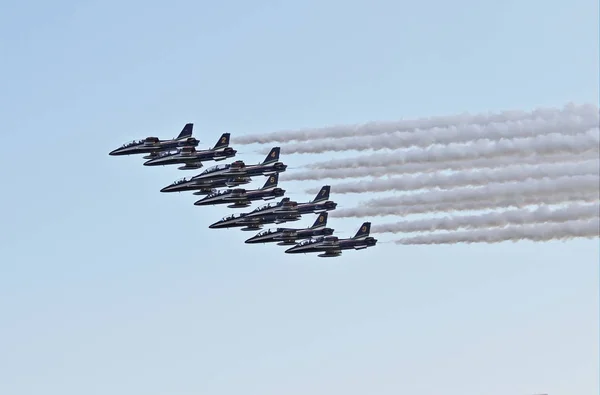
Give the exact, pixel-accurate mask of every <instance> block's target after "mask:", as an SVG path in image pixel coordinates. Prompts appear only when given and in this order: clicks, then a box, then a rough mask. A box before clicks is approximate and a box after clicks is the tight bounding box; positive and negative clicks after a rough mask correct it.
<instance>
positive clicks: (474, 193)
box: [329, 176, 600, 218]
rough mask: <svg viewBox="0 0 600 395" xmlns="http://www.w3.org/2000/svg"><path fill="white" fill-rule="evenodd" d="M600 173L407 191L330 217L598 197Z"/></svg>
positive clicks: (522, 205) (392, 213)
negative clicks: (597, 174) (472, 186)
mask: <svg viewBox="0 0 600 395" xmlns="http://www.w3.org/2000/svg"><path fill="white" fill-rule="evenodd" d="M599 188H600V181H599V180H598V177H597V176H575V177H565V178H562V179H554V180H537V181H531V182H518V183H510V184H489V185H486V186H483V187H479V188H456V189H451V190H444V191H430V192H422V193H413V194H404V195H402V196H393V197H386V198H377V199H371V200H368V201H366V202H363V203H361V204H360V205H359V206H357V207H353V208H342V209H339V208H338V209H336V210H335V211H332V212H331V213H330V214H329V215H330V217H337V218H348V217H358V218H361V217H372V216H385V215H408V214H418V213H424V212H434V211H438V212H440V211H467V210H482V209H488V208H497V207H525V206H528V205H532V204H544V203H545V204H557V203H562V202H565V201H574V200H583V201H586V202H592V201H597V200H598V194H599V192H598V189H599Z"/></svg>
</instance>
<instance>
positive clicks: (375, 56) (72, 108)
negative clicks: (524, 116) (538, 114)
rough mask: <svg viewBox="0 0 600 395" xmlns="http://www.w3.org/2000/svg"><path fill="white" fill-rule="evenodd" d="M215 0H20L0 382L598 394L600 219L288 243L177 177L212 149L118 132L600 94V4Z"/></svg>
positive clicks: (74, 389)
mask: <svg viewBox="0 0 600 395" xmlns="http://www.w3.org/2000/svg"><path fill="white" fill-rule="evenodd" d="M167 4H168V5H167ZM217 4H218V3H217V2H211V3H209V2H201V1H171V2H168V3H167V2H158V1H145V2H142V1H130V2H125V3H120V2H117V1H114V0H105V1H82V2H77V3H76V2H69V1H60V0H59V1H54V2H41V1H15V0H5V1H3V2H2V3H1V4H0V54H1V59H2V60H1V61H0V71H1V72H2V76H3V78H2V79H0V92H2V94H1V95H0V130H2V137H3V142H4V146H5V149H4V152H5V154H4V155H3V156H2V157H1V158H0V166H1V168H2V169H3V171H2V175H3V185H4V189H3V193H2V194H0V207H1V210H2V221H3V224H4V226H3V227H1V230H0V251H1V253H2V255H1V257H2V259H1V260H2V264H1V265H0V313H1V315H0V317H1V320H2V321H1V322H0V394H6V395H26V394H27V395H39V394H45V395H54V394H57V395H59V394H60V395H81V394H86V395H94V394H98V395H106V394H111V395H125V394H127V395H130V394H144V395H158V394H161V395H162V394H169V395H192V394H194V395H196V394H218V395H229V394H241V393H243V394H246V395H250V394H257V395H281V394H286V395H295V394H298V395H305V394H327V395H329V394H344V395H355V394H361V395H362V394H369V395H371V394H377V395H383V394H390V395H391V394H394V395H396V394H401V393H406V394H411V395H430V394H434V393H443V394H445V395H481V394H486V395H507V394H518V395H525V394H531V393H539V392H547V393H549V394H552V395H573V394H578V395H585V394H595V393H597V391H598V379H597V373H598V369H599V366H598V242H597V240H595V241H581V240H580V241H572V242H568V243H562V242H555V243H546V244H534V243H529V242H523V243H518V244H513V243H504V244H496V245H469V246H466V245H455V246H415V247H409V246H403V247H402V246H397V245H394V244H391V243H388V244H386V243H381V244H380V245H379V246H377V247H376V248H372V249H369V250H366V251H364V250H363V251H349V252H348V253H345V254H344V255H343V257H342V258H339V259H332V260H326V259H320V258H317V257H314V256H309V255H302V256H288V255H285V254H283V251H282V250H281V249H279V248H277V247H276V246H273V245H269V246H248V245H244V244H243V240H244V239H246V238H247V237H250V236H251V234H250V233H248V232H240V231H237V230H229V231H228V230H219V231H209V229H208V228H207V226H208V225H209V224H210V223H212V222H214V221H216V220H217V219H219V218H220V217H222V216H223V215H225V214H227V213H229V212H230V211H229V210H228V209H226V208H223V207H214V208H213V207H194V206H193V205H192V203H193V201H194V200H195V197H193V196H191V195H189V194H161V193H159V192H158V191H159V189H160V188H162V187H163V186H165V185H167V184H169V183H170V182H171V181H173V180H174V179H176V178H179V177H181V176H183V175H192V174H195V172H192V173H187V172H186V173H185V174H182V173H183V172H181V171H179V170H176V168H174V167H170V168H169V167H164V168H148V167H144V166H142V165H141V163H142V160H141V158H139V157H138V158H136V157H130V158H127V157H125V158H123V157H109V156H108V152H109V151H110V150H112V149H114V148H116V147H117V146H119V145H120V144H122V143H124V142H126V141H128V140H131V139H134V138H141V137H145V136H148V135H156V136H159V137H173V136H175V135H176V134H177V133H178V132H179V131H180V130H181V127H183V125H184V123H186V122H194V123H195V135H196V136H197V137H199V138H200V139H201V147H207V146H209V145H213V144H214V142H215V141H216V139H217V137H218V136H219V135H220V134H221V133H223V132H225V131H228V132H231V133H232V134H233V135H242V134H245V133H258V132H271V131H276V130H279V129H290V128H291V129H293V128H300V127H319V126H326V125H329V124H337V123H352V122H365V121H374V120H390V119H398V118H410V117H418V116H430V115H440V114H454V113H458V112H463V111H471V112H477V111H487V110H503V109H532V108H535V107H537V106H561V105H563V104H564V103H566V102H569V101H575V102H578V103H582V102H592V103H597V99H598V73H597V70H598V34H597V30H598V25H597V18H598V9H597V2H596V1H593V0H571V1H562V2H559V1H553V0H543V1H542V0H528V1H516V0H507V1H503V2H496V1H494V2H492V1H473V0H470V1H467V0H463V1H452V2H446V1H439V0H438V1H429V2H423V3H421V4H420V5H418V3H417V2H404V1H391V0H390V1H383V0H381V1H377V0H372V1H366V0H364V1H352V0H346V1H339V0H337V1H333V0H332V1H327V0H322V1H314V0H305V1H302V2H292V1H285V2H284V1H274V0H273V1H260V0H256V1H234V0H224V1H222V2H220V4H219V5H217ZM237 148H238V149H239V151H240V154H239V158H240V159H244V160H246V161H247V162H258V161H260V160H261V159H262V155H256V154H254V153H253V152H252V151H253V148H252V147H237ZM282 159H285V161H286V162H287V163H289V164H290V167H294V166H298V165H299V164H300V163H301V162H302V160H303V159H302V157H300V156H298V157H296V156H289V157H285V156H284V157H282ZM292 170H293V169H292ZM292 170H290V171H292ZM262 182H263V180H260V181H256V182H255V183H253V184H252V185H258V184H259V183H262ZM312 184H317V185H318V184H320V183H319V182H316V183H312ZM282 186H284V185H282ZM307 186H310V185H309V183H305V184H304V185H303V184H301V183H296V182H290V183H287V184H286V185H285V186H284V187H285V188H286V189H288V190H289V191H290V196H292V197H294V198H296V199H301V200H306V199H309V198H311V197H312V196H308V195H304V194H302V191H303V190H304V189H305V188H306V187H307ZM332 198H334V199H335V200H336V201H338V202H339V203H340V207H341V206H343V205H344V202H348V198H346V197H344V196H335V192H334V191H332ZM346 204H347V203H346ZM377 220H380V221H383V220H384V219H377ZM385 220H386V221H389V219H385ZM312 221H313V218H312V217H310V218H307V219H305V220H303V221H302V222H301V224H303V225H304V224H306V225H310V223H312ZM361 221H362V220H353V219H350V220H336V222H335V223H330V225H331V226H332V227H334V228H336V230H338V231H343V232H344V233H343V234H342V235H343V236H350V235H351V234H352V233H354V232H355V231H356V228H357V227H358V226H359V225H360V223H359V222H361ZM375 221H376V220H374V222H375ZM298 224H300V223H298ZM378 238H379V239H381V240H391V239H393V238H394V237H393V236H392V237H385V236H380V237H378Z"/></svg>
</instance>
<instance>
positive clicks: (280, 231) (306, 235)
mask: <svg viewBox="0 0 600 395" xmlns="http://www.w3.org/2000/svg"><path fill="white" fill-rule="evenodd" d="M327 215H328V214H327V212H324V213H321V214H319V216H318V217H317V219H316V220H315V223H314V224H313V225H312V226H311V227H310V228H304V229H293V228H277V229H276V230H271V229H269V230H265V231H263V232H260V233H258V234H257V235H256V236H253V237H251V238H249V239H248V240H246V241H245V243H246V244H258V243H277V245H280V246H287V245H294V244H296V240H303V239H310V238H313V237H315V236H330V235H332V234H333V231H334V229H331V228H328V227H327Z"/></svg>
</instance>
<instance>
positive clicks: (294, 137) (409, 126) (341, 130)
mask: <svg viewBox="0 0 600 395" xmlns="http://www.w3.org/2000/svg"><path fill="white" fill-rule="evenodd" d="M563 114H570V115H580V116H598V107H597V106H596V105H593V104H584V105H576V104H573V103H568V104H566V105H565V106H563V107H562V108H538V109H535V110H533V111H529V112H528V111H522V110H517V111H503V112H498V113H481V114H476V115H471V114H460V115H450V116H436V117H429V118H418V119H412V120H400V121H392V122H369V123H365V124H359V125H338V126H331V127H324V128H317V129H301V130H282V131H278V132H273V133H265V134H258V135H249V136H236V137H233V138H232V144H238V145H243V144H255V143H258V144H267V143H287V142H290V141H308V140H315V139H325V138H340V137H355V136H360V135H363V136H365V135H369V136H378V135H382V134H388V133H393V132H402V131H411V130H414V129H430V128H436V127H438V128H439V127H448V126H453V125H464V124H478V125H486V124H489V123H493V122H509V121H513V122H514V121H521V120H526V119H539V118H541V119H550V120H553V119H556V118H557V117H560V116H561V115H563Z"/></svg>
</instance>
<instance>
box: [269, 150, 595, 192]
mask: <svg viewBox="0 0 600 395" xmlns="http://www.w3.org/2000/svg"><path fill="white" fill-rule="evenodd" d="M593 159H598V153H597V152H593V151H588V152H585V153H582V154H580V155H573V154H555V155H538V154H534V155H531V156H527V157H524V158H520V159H519V162H518V163H519V164H523V165H535V164H543V163H569V162H579V161H587V160H593ZM514 164H515V158H514V157H511V156H500V157H496V158H478V159H473V160H471V161H462V160H457V161H448V162H430V163H406V164H403V165H391V166H373V167H370V166H365V167H352V168H340V169H313V170H303V171H296V172H286V173H282V174H281V176H280V179H281V180H282V181H307V180H322V179H347V178H360V177H383V176H389V175H394V174H414V173H429V172H435V171H441V170H466V169H469V170H471V169H494V168H497V167H504V166H509V165H514ZM336 188H337V186H336ZM309 191H310V192H309V193H316V189H309Z"/></svg>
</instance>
